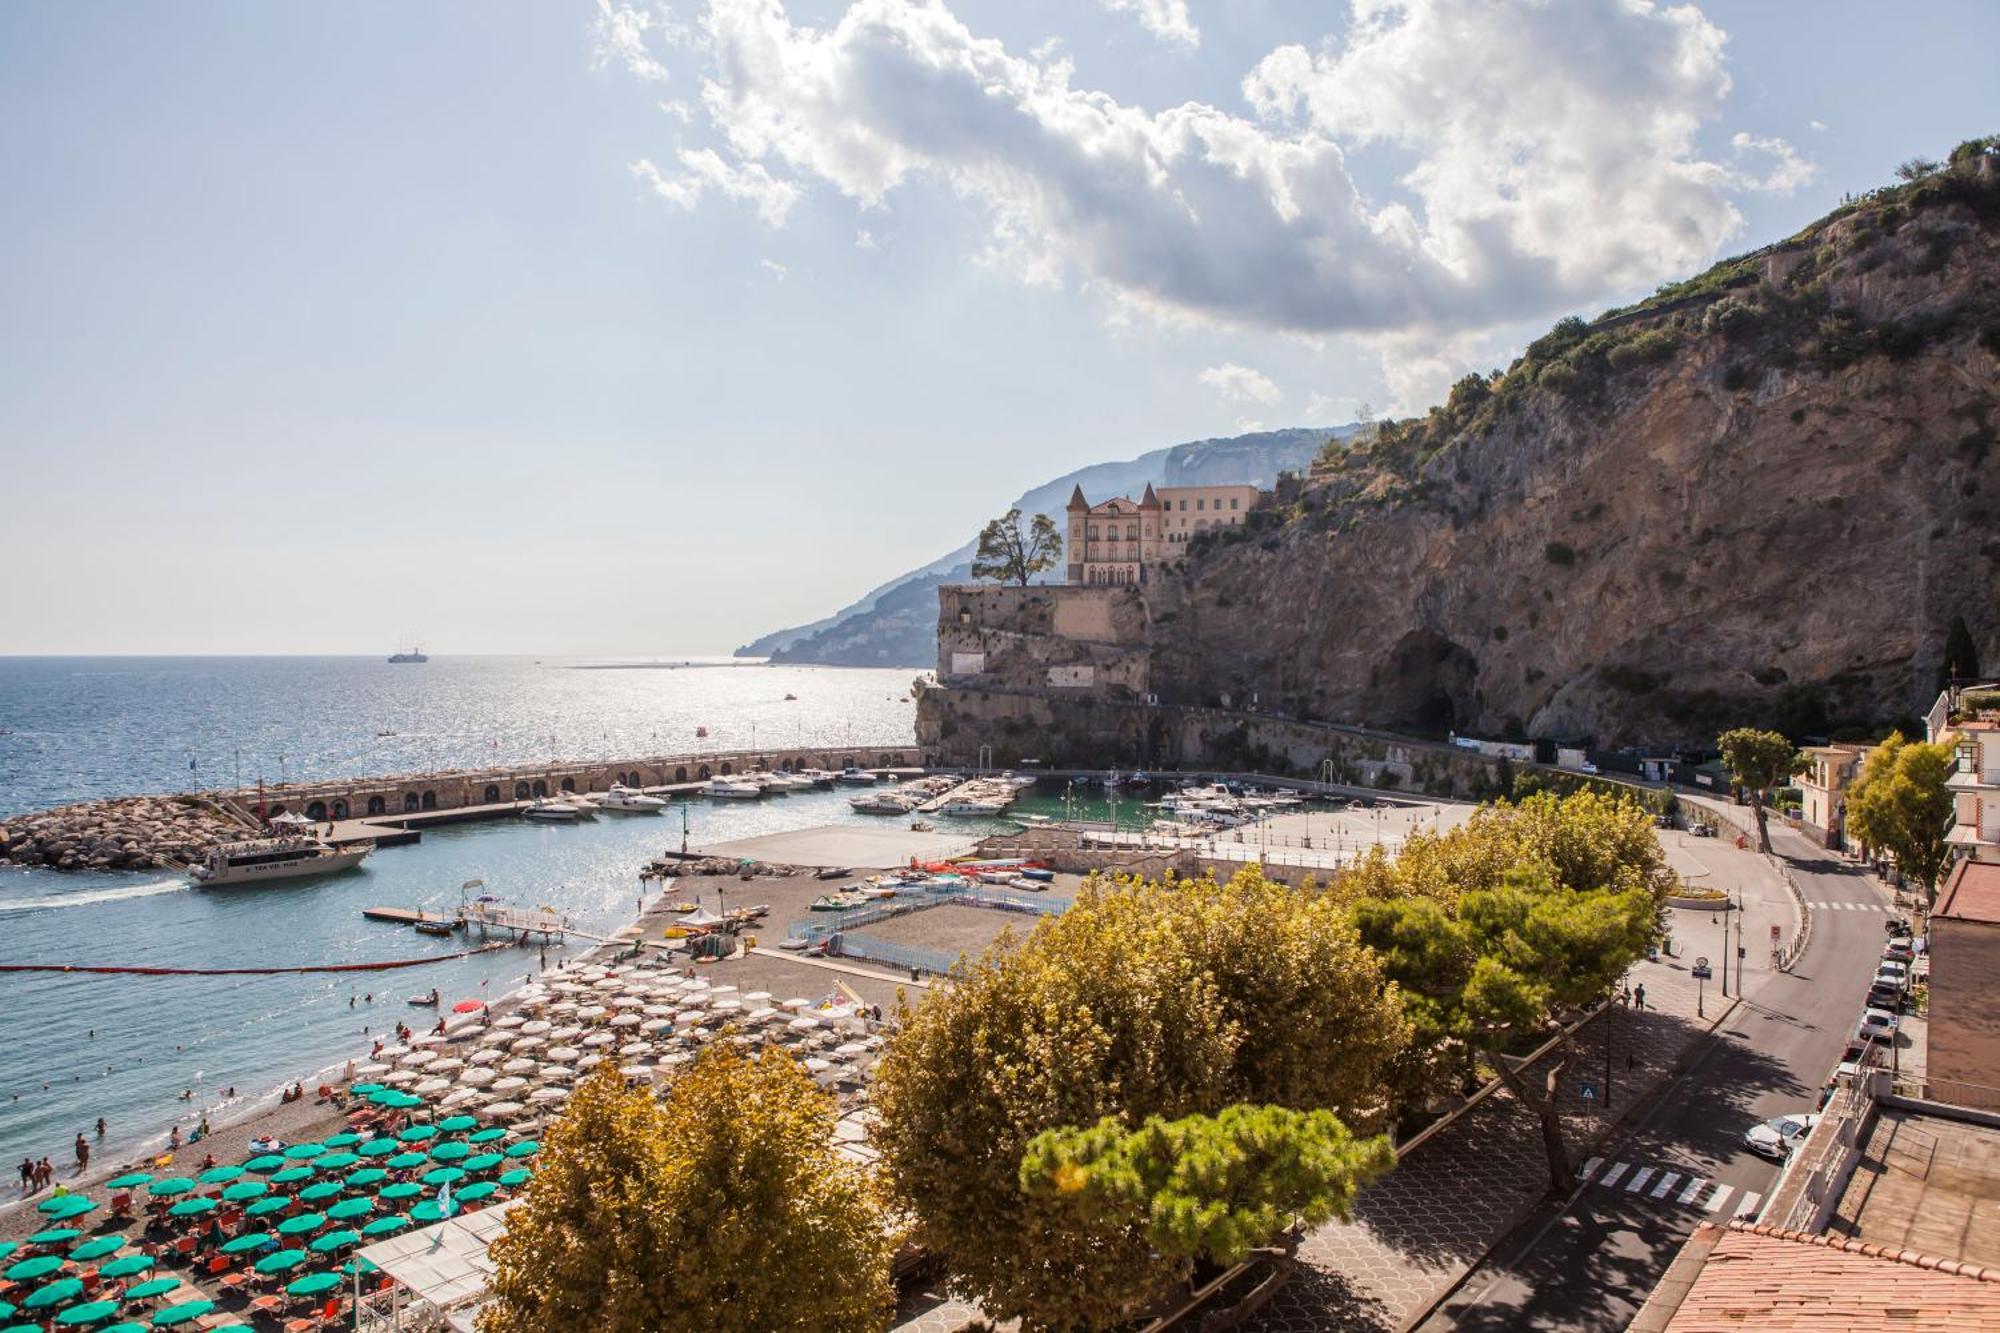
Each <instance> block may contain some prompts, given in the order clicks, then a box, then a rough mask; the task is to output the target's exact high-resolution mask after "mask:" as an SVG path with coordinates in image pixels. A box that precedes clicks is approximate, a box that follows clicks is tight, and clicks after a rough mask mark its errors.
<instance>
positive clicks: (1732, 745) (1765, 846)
mask: <svg viewBox="0 0 2000 1333" xmlns="http://www.w3.org/2000/svg"><path fill="white" fill-rule="evenodd" d="M1715 743H1716V746H1717V747H1718V748H1720V749H1721V751H1722V766H1723V767H1724V768H1727V769H1728V770H1729V776H1730V777H1731V779H1733V780H1734V781H1735V783H1736V785H1737V786H1739V787H1742V788H1743V789H1744V790H1745V791H1747V792H1749V793H1750V813H1751V814H1753V815H1755V816H1756V818H1757V850H1759V851H1763V852H1768V851H1770V850H1771V830H1770V827H1769V826H1768V825H1767V823H1766V822H1765V811H1764V798H1765V796H1766V795H1767V794H1768V793H1769V792H1770V790H1771V789H1772V788H1773V787H1779V786H1783V785H1784V784H1785V782H1786V781H1788V780H1789V779H1790V778H1791V777H1792V775H1793V774H1795V773H1798V772H1799V771H1800V770H1801V769H1803V768H1804V767H1805V766H1806V757H1805V756H1804V755H1802V754H1800V753H1799V752H1798V750H1797V748H1796V747H1794V746H1793V744H1792V743H1791V742H1790V741H1788V740H1786V739H1785V738H1784V737H1783V736H1782V735H1780V734H1779V733H1777V732H1775V731H1758V730H1756V729H1755V728H1753V727H1737V728H1736V729H1735V730H1733V731H1725V732H1723V733H1722V734H1721V735H1720V736H1718V737H1716V739H1715Z"/></svg>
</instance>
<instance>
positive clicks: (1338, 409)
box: [1303, 393, 1354, 426]
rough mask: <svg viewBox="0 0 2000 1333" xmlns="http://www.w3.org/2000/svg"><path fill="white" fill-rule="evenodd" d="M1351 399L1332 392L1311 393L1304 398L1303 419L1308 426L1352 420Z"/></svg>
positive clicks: (1327, 424) (1329, 424) (1335, 423)
mask: <svg viewBox="0 0 2000 1333" xmlns="http://www.w3.org/2000/svg"><path fill="white" fill-rule="evenodd" d="M1353 401H1354V400H1353V399H1352V398H1343V397H1340V396H1338V395H1333V394H1324V393H1314V394H1311V395H1309V396H1308V397H1307V398H1306V410H1305V415H1304V417H1303V420H1304V421H1305V423H1306V424H1307V425H1309V426H1313V425H1317V426H1331V425H1337V424H1339V423H1340V422H1342V421H1347V420H1352V419H1353V416H1354V408H1353V407H1352V406H1351V404H1352V403H1353ZM1343 404H1349V406H1343Z"/></svg>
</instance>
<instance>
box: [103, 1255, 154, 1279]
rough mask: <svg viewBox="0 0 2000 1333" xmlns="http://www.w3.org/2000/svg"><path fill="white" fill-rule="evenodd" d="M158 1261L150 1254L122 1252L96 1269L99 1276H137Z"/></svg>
mask: <svg viewBox="0 0 2000 1333" xmlns="http://www.w3.org/2000/svg"><path fill="white" fill-rule="evenodd" d="M158 1262H159V1261H158V1260H157V1259H155V1258H153V1256H152V1255H150V1254H123V1255H120V1256H119V1257H118V1258H116V1259H113V1260H112V1261H111V1262H110V1263H108V1264H106V1265H104V1267H102V1268H100V1269H98V1270H97V1275H98V1276H99V1277H137V1276H138V1275H139V1274H141V1273H144V1272H146V1271H147V1270H148V1269H150V1268H152V1266H153V1265H154V1264H156V1263H158Z"/></svg>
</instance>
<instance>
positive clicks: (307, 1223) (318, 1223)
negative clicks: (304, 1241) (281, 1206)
mask: <svg viewBox="0 0 2000 1333" xmlns="http://www.w3.org/2000/svg"><path fill="white" fill-rule="evenodd" d="M325 1225H326V1214H324V1213H300V1214H299V1215H298V1216H297V1217H288V1218H286V1219H285V1220H284V1221H282V1222H280V1223H278V1234H279V1235H280V1236H299V1235H303V1234H305V1233H306V1232H308V1231H317V1230H319V1229H320V1228H321V1227H323V1226H325Z"/></svg>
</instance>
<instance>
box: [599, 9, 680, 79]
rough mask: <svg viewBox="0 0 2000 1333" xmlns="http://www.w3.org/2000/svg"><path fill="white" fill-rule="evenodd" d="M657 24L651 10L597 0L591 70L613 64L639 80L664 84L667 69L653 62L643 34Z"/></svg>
mask: <svg viewBox="0 0 2000 1333" xmlns="http://www.w3.org/2000/svg"><path fill="white" fill-rule="evenodd" d="M657 21H658V20H657V19H656V17H655V16H654V14H653V13H652V11H650V10H645V9H637V8H634V7H632V6H630V5H614V4H612V3H611V0H597V21H596V22H595V23H593V24H592V25H591V28H590V36H591V42H592V45H591V51H590V57H591V66H592V68H596V69H601V68H603V67H604V66H605V65H608V64H611V63H612V62H613V61H616V62H617V63H619V64H621V65H623V66H625V68H626V70H628V71H629V72H630V73H632V74H634V75H637V76H638V77H639V78H641V79H645V80H647V81H649V82H652V83H665V82H666V81H667V67H666V66H665V65H662V64H661V63H660V62H659V61H657V60H655V59H654V58H653V53H652V51H651V50H650V49H649V48H648V47H647V45H646V33H647V31H648V30H649V29H651V28H652V27H653V26H654V25H655V23H656V22H657Z"/></svg>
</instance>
